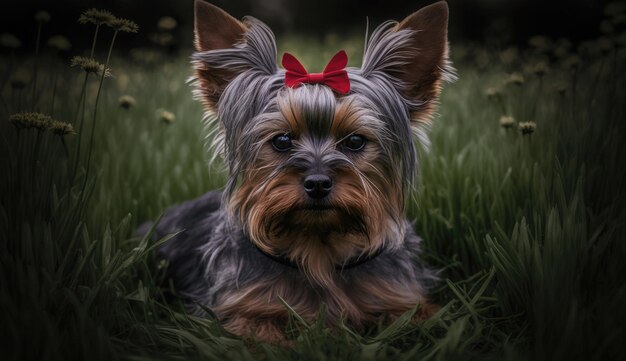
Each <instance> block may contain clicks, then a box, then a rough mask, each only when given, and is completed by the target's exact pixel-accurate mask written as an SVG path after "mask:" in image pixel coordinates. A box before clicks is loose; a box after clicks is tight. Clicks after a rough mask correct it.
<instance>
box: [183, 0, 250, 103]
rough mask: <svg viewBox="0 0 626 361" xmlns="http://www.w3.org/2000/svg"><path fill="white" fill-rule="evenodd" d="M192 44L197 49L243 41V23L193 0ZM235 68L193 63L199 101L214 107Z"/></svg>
mask: <svg viewBox="0 0 626 361" xmlns="http://www.w3.org/2000/svg"><path fill="white" fill-rule="evenodd" d="M194 6H195V20H194V30H195V41H194V42H195V47H196V51H198V52H206V51H213V50H221V49H229V48H232V47H233V46H234V45H235V44H237V43H239V42H241V41H243V40H244V35H245V33H246V30H247V29H246V25H245V24H244V23H243V22H241V21H239V20H237V19H235V18H234V17H232V16H230V15H229V14H228V13H227V12H225V11H224V10H222V9H220V8H218V7H217V6H215V5H212V4H209V3H207V2H206V1H203V0H195V5H194ZM237 72H238V71H237V70H236V69H226V68H220V67H212V66H209V65H208V64H206V63H203V62H195V75H196V78H197V80H198V81H199V84H198V85H199V90H200V94H201V100H202V101H203V102H204V104H205V105H206V106H208V107H209V108H210V109H213V110H215V106H216V104H217V101H218V100H219V98H220V96H221V94H222V92H223V91H224V88H225V87H226V85H228V83H229V81H230V80H232V79H233V78H234V77H235V76H236V75H237Z"/></svg>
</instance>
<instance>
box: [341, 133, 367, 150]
mask: <svg viewBox="0 0 626 361" xmlns="http://www.w3.org/2000/svg"><path fill="white" fill-rule="evenodd" d="M343 146H344V147H346V148H348V149H349V150H351V151H353V152H355V151H357V150H361V149H363V147H364V146H365V137H363V136H362V135H358V134H353V135H351V136H349V137H348V138H346V139H345V140H344V141H343Z"/></svg>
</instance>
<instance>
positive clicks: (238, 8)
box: [0, 0, 607, 49]
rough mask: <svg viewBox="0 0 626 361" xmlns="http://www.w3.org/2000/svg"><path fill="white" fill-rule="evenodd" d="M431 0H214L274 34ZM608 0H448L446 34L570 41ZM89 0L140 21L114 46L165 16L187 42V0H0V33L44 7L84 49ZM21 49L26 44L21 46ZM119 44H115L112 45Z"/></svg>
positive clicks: (340, 25) (22, 31)
mask: <svg viewBox="0 0 626 361" xmlns="http://www.w3.org/2000/svg"><path fill="white" fill-rule="evenodd" d="M432 2H433V1H432V0H413V1H406V0H404V1H400V0H384V1H380V0H360V1H358V0H309V1H290V0H264V1H253V0H214V1H213V3H214V4H216V5H218V6H220V7H222V8H224V9H225V10H227V11H228V12H229V13H231V14H232V15H233V16H235V17H236V18H241V17H243V16H245V15H252V16H254V17H257V18H259V19H261V20H263V21H264V22H265V23H267V24H268V25H270V27H271V28H272V29H273V30H274V31H275V33H276V34H277V35H278V36H280V34H281V33H284V32H298V33H307V34H310V35H320V36H321V35H323V34H325V33H329V32H337V33H339V34H346V33H350V34H363V33H364V29H365V19H366V17H369V20H370V28H371V27H373V26H375V25H377V24H379V23H381V22H382V21H384V20H387V19H396V20H401V19H402V18H403V17H404V16H406V15H408V14H410V13H411V12H413V11H415V10H417V9H419V8H420V7H422V6H424V5H427V4H430V3H432ZM606 3H607V2H605V1H592V0H554V1H549V0H544V1H541V0H450V1H449V5H450V13H451V15H450V16H451V17H450V39H451V41H455V42H458V41H468V42H472V43H473V42H483V41H484V40H485V39H487V40H489V41H491V42H492V43H494V44H493V45H501V44H504V43H506V44H509V43H513V44H518V45H525V44H526V42H527V39H528V38H529V37H530V36H533V35H546V36H549V37H552V38H559V37H567V38H569V39H570V40H573V41H574V42H577V41H582V40H587V39H592V38H595V37H597V36H598V35H599V34H600V32H599V24H600V21H601V18H602V12H603V8H604V6H605V5H606ZM91 7H96V8H102V9H107V10H110V11H112V12H113V13H114V14H115V15H117V16H119V17H126V18H129V19H131V20H133V21H135V22H137V23H138V24H139V26H140V27H141V32H140V34H139V35H137V36H132V37H130V36H129V37H121V39H120V40H119V41H120V42H119V45H118V46H121V47H122V49H123V48H124V47H129V46H135V45H137V44H138V43H143V42H147V41H148V38H149V34H150V33H151V32H154V31H156V23H157V20H158V19H159V18H160V17H162V16H165V15H169V16H172V17H174V18H175V19H176V20H178V22H179V28H178V29H177V30H176V33H175V36H176V37H177V38H178V39H179V41H178V43H179V44H180V45H182V46H183V47H185V46H188V45H189V46H190V45H191V31H192V24H193V1H192V0H177V1H173V0H153V1H147V0H135V1H129V0H108V1H105V0H65V1H43V0H26V1H24V0H2V1H1V2H0V14H1V15H0V20H1V21H0V33H3V32H9V33H12V34H15V35H17V36H18V37H19V38H20V39H22V41H23V43H25V44H27V45H28V44H29V43H33V39H34V38H35V29H36V28H35V25H34V20H33V14H34V13H35V12H37V11H38V10H46V11H47V12H49V13H50V14H51V15H52V21H51V23H49V24H47V25H46V26H47V29H46V34H49V35H53V34H62V35H66V36H67V37H68V38H70V39H71V40H72V42H73V43H74V45H75V47H76V48H84V45H85V44H88V42H89V40H90V39H91V36H92V35H93V34H91V32H90V31H86V30H85V29H86V28H85V27H83V26H81V25H79V24H78V23H77V21H76V20H77V19H78V16H79V15H80V13H81V12H82V11H84V10H86V9H88V8H91ZM23 48H27V47H23ZM118 49H119V48H118Z"/></svg>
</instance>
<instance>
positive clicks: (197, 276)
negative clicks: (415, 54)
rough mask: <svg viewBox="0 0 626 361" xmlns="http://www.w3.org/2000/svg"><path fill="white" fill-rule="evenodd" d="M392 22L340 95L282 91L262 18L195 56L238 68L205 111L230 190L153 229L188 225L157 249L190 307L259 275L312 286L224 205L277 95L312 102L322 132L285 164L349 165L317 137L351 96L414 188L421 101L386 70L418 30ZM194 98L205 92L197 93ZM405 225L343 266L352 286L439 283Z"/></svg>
mask: <svg viewBox="0 0 626 361" xmlns="http://www.w3.org/2000/svg"><path fill="white" fill-rule="evenodd" d="M395 24H396V23H395V22H387V23H384V24H383V25H381V26H380V27H378V28H377V29H376V30H375V31H374V32H373V34H372V36H371V38H370V39H369V41H368V44H367V48H366V50H365V54H364V58H363V66H362V68H360V69H359V68H348V69H347V72H348V75H349V78H350V83H351V92H350V94H349V95H347V96H346V97H344V98H341V99H337V98H336V97H335V95H334V94H333V92H332V91H331V90H330V89H329V88H328V87H325V86H320V85H303V86H300V87H299V88H297V89H286V88H285V87H284V70H282V69H278V68H277V66H276V64H277V53H276V44H275V40H274V36H273V34H272V32H271V30H270V29H269V28H268V27H267V26H266V25H265V24H263V23H261V22H260V21H258V20H256V19H254V18H247V19H246V25H247V28H248V31H247V32H246V34H245V40H244V41H243V42H241V43H240V44H237V45H236V46H234V47H233V48H230V49H222V50H215V51H206V52H198V53H196V54H194V55H193V57H192V59H193V61H195V62H203V63H206V64H208V65H209V66H210V67H213V68H219V67H224V68H228V69H231V70H235V71H237V73H238V75H237V76H236V77H235V78H234V79H233V80H232V81H231V82H230V83H229V84H228V86H227V87H226V89H225V90H224V92H223V94H222V96H221V98H220V100H219V102H218V105H217V109H218V111H217V114H207V116H206V118H205V119H206V122H207V126H208V128H209V129H211V132H212V136H211V137H212V145H213V147H214V149H213V151H214V152H215V153H219V154H220V155H221V156H222V157H223V159H224V161H225V163H226V165H227V167H228V172H229V180H228V183H227V184H226V188H225V190H224V191H223V192H210V193H207V194H205V195H204V196H202V197H200V198H198V199H195V200H192V201H189V202H186V203H183V204H181V205H179V206H175V207H172V208H170V209H168V210H167V211H166V213H165V216H164V218H163V220H162V222H161V223H160V224H159V225H158V227H157V231H156V234H155V237H161V236H164V235H166V234H168V233H172V232H175V231H180V230H182V232H181V233H180V234H179V235H177V236H176V237H175V238H174V239H172V240H171V241H169V242H168V243H167V244H166V245H165V246H164V247H163V248H162V249H161V250H160V255H161V256H162V257H164V258H166V259H168V260H169V262H170V275H171V276H172V278H173V280H174V282H175V284H176V287H177V289H178V290H179V292H180V293H181V294H182V295H184V296H186V297H187V298H188V299H189V300H191V301H192V302H191V303H190V305H191V306H192V309H193V312H194V313H196V314H202V310H201V308H200V307H197V306H194V305H196V303H199V304H202V305H203V306H206V307H209V308H210V307H214V306H215V305H216V301H217V299H218V298H219V296H220V295H221V294H223V293H224V292H227V291H228V290H232V289H237V288H241V287H245V286H246V285H247V284H251V283H254V282H255V281H258V280H259V279H260V278H261V277H263V278H266V279H267V278H271V277H274V276H278V275H280V276H281V277H292V278H295V279H298V280H300V281H301V282H300V284H303V287H306V286H304V285H306V284H307V281H306V279H305V276H304V275H303V274H302V273H301V272H299V271H298V270H297V269H293V268H290V267H288V266H285V265H283V264H280V263H277V262H274V261H272V260H271V259H269V258H267V257H265V256H264V255H263V254H261V253H260V252H259V251H258V250H257V249H256V248H255V247H254V246H253V245H252V243H251V241H250V240H249V239H248V238H247V237H246V235H245V234H246V232H245V225H241V224H240V223H239V221H238V220H235V219H233V217H231V216H230V214H229V212H228V211H226V209H225V206H224V205H225V203H226V202H227V201H228V200H229V199H230V197H231V195H232V193H233V191H234V190H235V189H236V187H237V184H238V180H239V177H240V175H241V174H242V173H243V172H245V170H246V169H249V168H251V167H254V166H255V159H256V157H257V155H258V153H259V151H260V148H261V146H263V144H265V143H266V142H267V141H268V140H269V138H267V136H266V137H262V136H259V135H260V134H265V133H267V132H264V130H265V128H266V127H268V124H269V122H271V121H275V120H276V119H278V118H280V114H278V107H277V101H276V99H277V97H281V96H285V95H286V92H290V93H291V95H292V96H295V97H297V99H298V100H299V101H301V102H302V103H303V104H304V105H305V108H306V109H307V111H306V114H307V115H308V119H307V125H308V126H309V128H310V130H311V131H312V133H315V134H317V135H319V136H318V137H312V138H309V139H303V140H302V143H303V144H301V147H299V148H298V151H295V152H293V154H292V156H291V158H290V159H289V160H288V161H287V162H286V163H285V165H284V166H285V167H302V168H307V167H311V164H312V162H315V161H318V162H320V163H322V164H325V165H328V166H332V167H341V166H347V167H351V166H352V164H351V160H350V159H349V158H348V157H346V156H342V155H341V154H340V153H339V152H333V151H331V150H330V149H332V148H333V147H332V144H328V143H323V142H322V143H315V140H316V139H321V138H323V137H322V135H323V134H324V133H325V132H327V131H328V124H329V123H330V119H332V114H333V113H334V109H335V107H336V106H337V102H338V101H348V100H349V99H351V100H352V101H356V102H358V104H360V106H361V107H362V108H363V114H362V118H363V120H364V121H365V122H367V123H368V125H369V127H371V128H373V129H375V133H376V136H377V137H378V139H377V143H378V144H379V145H380V148H381V155H380V156H381V157H384V159H385V162H386V163H388V164H393V166H394V167H395V171H396V172H397V173H398V174H399V176H400V179H402V180H403V181H402V188H403V190H404V192H408V190H409V189H410V187H411V185H412V183H413V179H414V175H415V171H416V169H417V156H416V149H415V144H414V141H413V132H414V130H413V129H412V127H411V119H410V114H411V112H412V111H414V110H416V109H419V108H420V107H422V106H424V104H423V103H420V102H419V101H413V100H408V99H405V98H403V97H402V96H401V94H400V93H399V91H398V89H399V88H400V87H401V86H402V84H401V82H400V80H399V79H397V78H394V77H393V76H391V75H389V73H388V72H386V70H388V69H389V68H390V67H394V66H397V65H399V64H403V63H406V62H407V61H409V59H408V56H409V54H407V53H404V52H402V51H398V49H400V48H405V47H406V45H407V42H408V41H409V38H410V36H411V33H412V31H411V30H402V31H391V28H392V27H393V26H394V25H395ZM445 66H446V68H445V69H444V70H445V71H444V80H452V78H453V73H452V70H451V68H450V67H449V64H448V63H447V61H446V63H445ZM196 95H197V96H200V92H197V93H196ZM416 132H417V135H418V139H419V140H420V141H421V142H422V143H425V142H426V141H427V138H426V136H425V133H424V130H423V129H421V128H420V129H418V130H417V131H416ZM307 142H308V143H307ZM304 143H307V144H304ZM279 171H280V169H279V170H277V172H276V173H278V172H279ZM381 172H383V171H382V170H381ZM366 181H367V180H363V182H366ZM399 224H401V225H402V226H401V228H402V227H403V228H404V229H401V230H400V231H399V232H398V235H401V236H400V237H401V238H402V239H398V240H396V241H397V242H395V244H396V245H398V246H397V247H396V248H394V249H390V250H388V251H386V252H384V253H382V254H381V255H380V256H378V257H376V258H375V259H373V260H371V261H368V262H366V263H364V264H363V265H360V266H358V267H354V268H351V269H349V270H344V271H340V272H341V274H340V276H341V277H340V278H341V280H343V281H342V282H345V284H350V280H351V279H358V278H360V277H369V276H373V275H374V274H375V275H381V274H384V275H388V277H392V278H395V279H397V280H398V281H399V282H402V283H407V282H408V283H412V284H418V285H422V286H423V287H429V286H431V285H433V283H434V281H435V279H436V276H435V275H434V273H433V272H432V271H430V270H428V269H427V268H426V267H425V266H424V265H423V262H422V261H421V260H420V259H419V242H420V239H419V238H418V237H417V236H416V235H415V233H414V231H413V229H412V227H411V225H410V224H409V222H407V221H406V220H399ZM259 270H262V271H259ZM194 302H195V303H194ZM320 302H323V298H322V299H320Z"/></svg>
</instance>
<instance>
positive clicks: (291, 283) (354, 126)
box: [155, 0, 454, 343]
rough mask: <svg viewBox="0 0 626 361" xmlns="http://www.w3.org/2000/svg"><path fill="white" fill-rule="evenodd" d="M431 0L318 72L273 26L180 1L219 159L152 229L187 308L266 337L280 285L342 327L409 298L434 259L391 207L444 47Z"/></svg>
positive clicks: (398, 196)
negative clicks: (351, 61)
mask: <svg viewBox="0 0 626 361" xmlns="http://www.w3.org/2000/svg"><path fill="white" fill-rule="evenodd" d="M447 23H448V6H447V4H446V3H445V2H443V1H441V2H438V3H435V4H432V5H430V6H427V7H424V8H422V9H421V10H419V11H417V12H415V13H413V14H411V15H409V16H408V17H407V18H405V19H404V20H402V21H401V22H395V21H388V22H385V23H383V24H382V25H380V26H379V27H378V28H377V29H376V30H375V31H374V32H373V33H372V34H371V36H370V38H369V40H368V42H367V46H366V49H365V53H364V56H363V63H362V64H363V65H362V66H361V68H352V67H348V68H346V64H347V56H346V54H345V52H343V51H340V52H339V53H337V54H336V55H335V56H334V57H333V58H332V59H331V61H330V62H329V63H328V65H327V66H326V68H325V69H324V71H323V72H322V73H307V71H306V70H305V68H304V67H303V66H302V65H301V64H300V62H299V61H298V60H297V59H296V58H295V57H294V56H292V55H290V54H288V53H285V54H284V55H283V58H282V65H283V68H282V69H281V68H279V67H278V66H277V50H276V42H275V38H274V35H273V33H272V31H271V30H270V29H269V28H268V27H267V26H266V25H265V24H263V23H262V22H260V21H259V20H257V19H254V18H251V17H247V18H244V20H243V21H238V20H236V19H235V18H233V17H232V16H230V15H229V14H228V13H226V12H225V11H223V10H222V9H220V8H218V7H216V6H214V5H211V4H209V3H206V2H204V1H202V0H196V1H195V47H196V50H197V51H196V52H195V53H194V54H193V57H192V61H193V65H194V70H195V73H194V80H195V86H196V88H195V95H196V96H197V98H198V99H199V100H200V101H201V102H202V104H203V106H204V107H205V109H206V111H207V116H206V119H207V120H206V121H207V123H208V125H209V127H211V128H212V129H214V130H215V134H214V137H213V141H212V142H213V144H212V145H213V146H214V151H215V152H217V153H218V154H220V155H221V156H222V158H223V159H224V161H225V163H226V165H227V167H228V175H229V178H228V182H227V184H226V186H225V188H224V190H223V191H215V192H209V193H207V194H205V195H203V196H201V197H200V198H198V199H195V200H191V201H188V202H186V203H183V204H181V205H178V206H175V207H172V208H170V209H168V210H167V211H166V213H165V215H164V216H163V218H162V220H161V222H160V223H159V224H158V226H157V227H156V231H155V237H161V236H164V235H166V234H169V233H173V232H180V233H179V234H178V235H176V236H175V237H174V238H173V239H171V240H170V241H168V243H166V244H165V245H164V246H163V247H162V248H161V250H160V255H161V256H162V257H163V258H165V259H166V260H167V261H169V267H168V269H169V276H170V277H171V279H172V281H173V284H174V286H175V288H176V289H177V291H178V292H179V293H180V295H182V296H183V297H184V298H185V299H186V301H187V304H188V306H189V309H190V311H191V312H192V313H194V314H196V315H205V314H206V310H212V311H213V312H214V313H215V315H216V316H217V317H218V318H219V320H220V321H221V322H222V323H223V325H224V327H225V329H226V330H228V331H230V332H232V333H234V334H237V335H240V336H242V337H245V338H249V337H256V338H257V339H259V340H262V341H267V342H272V343H281V342H282V341H284V331H285V327H286V325H287V322H288V319H289V313H288V311H287V308H286V307H285V306H284V305H283V304H282V302H281V299H282V300H284V302H286V303H287V304H288V305H290V306H291V307H292V308H293V309H294V310H295V311H296V312H297V313H298V314H299V315H300V316H302V317H303V318H304V319H307V320H313V319H315V318H316V316H317V314H318V312H319V310H320V306H321V305H322V304H323V305H325V306H324V307H325V320H326V322H327V323H328V325H329V326H332V325H336V324H337V323H338V322H340V321H342V322H344V323H345V324H347V325H350V326H351V327H354V328H355V329H357V330H364V329H366V328H367V327H368V326H372V325H376V324H378V323H379V322H382V321H384V320H390V319H393V318H395V317H397V316H399V315H401V314H403V313H404V312H406V311H409V310H412V309H413V308H415V307H416V305H419V306H417V308H416V309H417V312H416V316H415V320H416V321H419V320H421V319H425V318H427V317H429V316H431V315H432V314H433V313H434V312H435V310H436V309H437V307H436V306H435V305H434V304H433V303H430V302H429V300H428V296H427V292H428V290H429V288H431V287H432V286H433V284H434V283H435V281H436V275H435V272H433V271H432V270H430V269H429V268H428V267H427V266H426V265H425V264H424V262H423V260H421V259H420V256H419V253H420V238H419V237H418V236H416V234H415V233H414V231H413V229H412V226H411V223H410V222H409V221H408V220H407V219H406V217H405V216H404V214H403V213H404V207H405V201H406V199H407V198H408V197H409V193H410V190H411V187H412V184H413V180H414V178H415V174H416V169H417V163H418V161H417V154H416V144H415V143H414V140H415V139H414V138H415V137H417V138H418V140H420V141H421V142H422V143H424V142H427V138H426V129H427V128H428V125H429V123H430V119H431V117H432V114H433V112H434V111H435V107H436V104H437V100H438V97H439V94H440V91H441V85H442V83H443V82H445V81H450V80H452V79H453V78H454V74H453V69H452V68H451V65H450V63H449V61H448V42H447Z"/></svg>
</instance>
